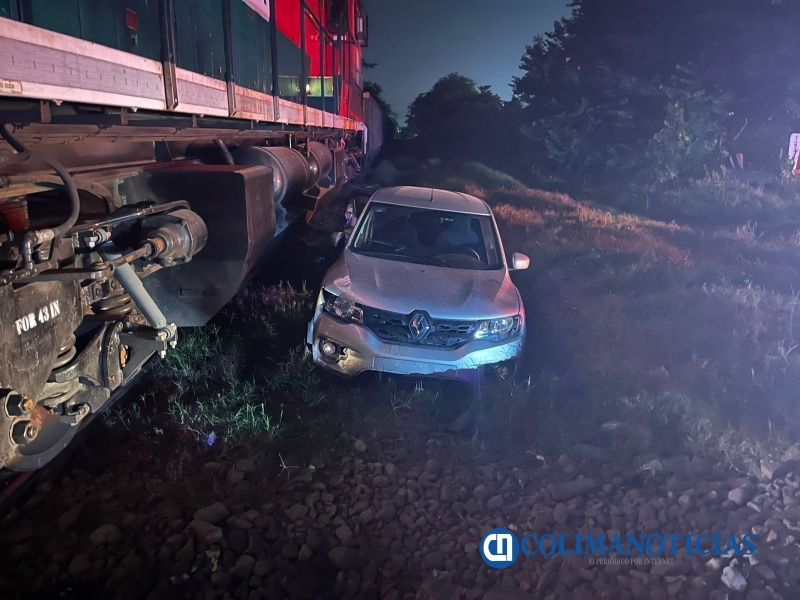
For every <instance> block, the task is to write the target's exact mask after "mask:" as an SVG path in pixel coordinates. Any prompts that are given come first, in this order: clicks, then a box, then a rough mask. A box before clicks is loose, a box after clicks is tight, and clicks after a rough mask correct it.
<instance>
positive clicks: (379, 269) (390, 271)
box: [323, 250, 522, 319]
mask: <svg viewBox="0 0 800 600" xmlns="http://www.w3.org/2000/svg"><path fill="white" fill-rule="evenodd" d="M323 288H324V289H326V290H328V291H329V292H332V293H334V294H336V295H337V296H342V297H344V298H347V299H349V300H353V301H355V302H358V303H360V304H362V305H364V306H370V307H372V308H377V309H380V310H386V311H390V312H396V313H401V314H409V313H411V312H413V311H414V310H424V311H427V312H428V314H430V315H431V316H432V317H433V318H440V319H489V318H496V317H503V316H511V315H516V314H518V313H519V312H521V310H522V305H521V302H520V297H519V292H518V291H517V288H516V287H515V286H514V284H513V283H512V281H511V278H510V277H509V276H508V271H507V270H506V269H505V268H503V269H497V270H493V271H472V270H469V269H453V268H447V267H439V266H432V265H423V264H414V263H407V262H401V261H396V260H389V259H385V258H375V257H372V256H365V255H363V254H356V253H354V252H350V251H347V250H346V251H345V252H344V253H343V254H342V256H341V257H339V260H337V261H336V263H334V265H333V266H332V267H331V268H330V270H329V271H328V273H327V275H326V276H325V280H324V282H323Z"/></svg>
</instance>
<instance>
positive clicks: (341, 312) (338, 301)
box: [322, 291, 364, 323]
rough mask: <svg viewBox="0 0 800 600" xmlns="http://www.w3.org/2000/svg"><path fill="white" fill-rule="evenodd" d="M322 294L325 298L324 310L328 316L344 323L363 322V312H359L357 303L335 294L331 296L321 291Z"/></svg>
mask: <svg viewBox="0 0 800 600" xmlns="http://www.w3.org/2000/svg"><path fill="white" fill-rule="evenodd" d="M322 293H323V296H324V298H325V305H324V308H325V310H326V311H328V312H329V313H330V314H332V315H333V316H335V317H339V318H340V319H344V320H345V321H353V322H355V323H363V322H364V311H363V310H361V307H360V306H359V305H358V304H357V303H355V302H353V301H352V300H347V299H346V298H342V297H341V296H337V295H336V294H331V293H330V292H328V291H323V292H322Z"/></svg>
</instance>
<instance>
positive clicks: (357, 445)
mask: <svg viewBox="0 0 800 600" xmlns="http://www.w3.org/2000/svg"><path fill="white" fill-rule="evenodd" d="M353 450H355V451H356V452H365V451H366V450H367V445H366V444H365V443H364V440H362V439H361V438H358V439H357V440H355V441H354V442H353Z"/></svg>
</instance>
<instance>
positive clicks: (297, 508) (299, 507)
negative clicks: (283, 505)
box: [283, 503, 308, 521]
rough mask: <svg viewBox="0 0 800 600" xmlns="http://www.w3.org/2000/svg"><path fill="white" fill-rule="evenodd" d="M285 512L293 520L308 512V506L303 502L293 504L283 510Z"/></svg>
mask: <svg viewBox="0 0 800 600" xmlns="http://www.w3.org/2000/svg"><path fill="white" fill-rule="evenodd" d="M283 512H284V514H285V515H286V516H287V517H289V519H291V520H292V521H297V520H299V519H302V518H303V517H305V516H306V515H307V514H308V507H307V506H305V505H303V504H299V503H298V504H292V505H291V506H290V507H289V508H287V509H286V510H284V511H283Z"/></svg>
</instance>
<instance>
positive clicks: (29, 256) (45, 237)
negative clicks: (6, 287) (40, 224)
mask: <svg viewBox="0 0 800 600" xmlns="http://www.w3.org/2000/svg"><path fill="white" fill-rule="evenodd" d="M0 137H2V138H3V139H4V140H5V141H6V142H8V144H9V145H10V146H11V147H12V148H13V149H14V150H16V151H17V152H18V154H17V155H15V156H17V157H20V156H22V157H25V158H19V159H18V160H19V161H23V160H30V159H34V160H38V161H40V162H43V163H44V164H46V165H47V166H49V167H50V168H51V169H53V170H54V171H55V172H56V174H58V176H59V177H60V178H61V181H63V182H64V189H65V190H66V192H67V196H69V201H70V213H69V216H68V217H67V219H66V220H65V221H64V222H63V223H61V224H60V225H57V226H56V227H50V228H48V229H39V230H36V231H29V232H28V233H26V234H25V236H24V237H23V238H22V250H21V252H22V257H23V260H24V262H25V268H26V269H30V268H31V267H32V266H33V251H34V248H35V247H36V246H38V245H40V244H42V243H44V242H46V241H52V242H53V244H55V242H56V241H57V240H58V239H59V238H61V237H63V236H64V235H66V233H67V232H68V231H69V230H70V229H72V227H73V226H74V225H75V223H77V222H78V216H79V215H80V211H81V203H80V198H79V196H78V188H77V187H76V186H75V182H74V181H73V179H72V176H71V175H70V174H69V173H68V172H67V169H66V168H65V167H64V165H62V164H61V163H60V162H58V161H57V160H55V159H54V158H51V157H49V156H47V155H46V154H44V153H42V152H38V151H35V150H33V151H32V150H30V149H29V148H28V147H27V146H25V144H23V143H22V142H21V141H20V140H19V139H18V138H17V137H16V136H14V134H13V133H11V132H10V131H9V130H8V124H3V125H2V126H0ZM14 162H16V161H14Z"/></svg>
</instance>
